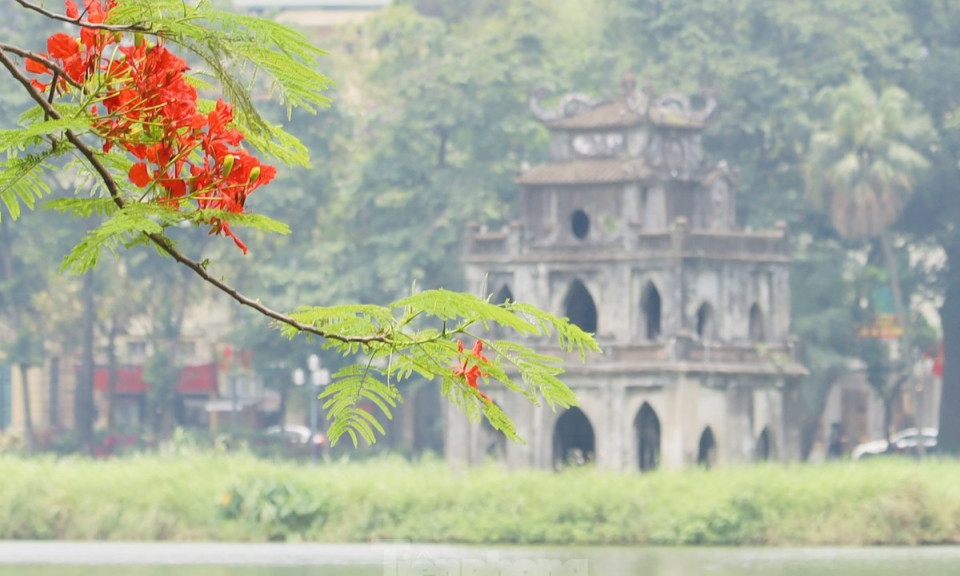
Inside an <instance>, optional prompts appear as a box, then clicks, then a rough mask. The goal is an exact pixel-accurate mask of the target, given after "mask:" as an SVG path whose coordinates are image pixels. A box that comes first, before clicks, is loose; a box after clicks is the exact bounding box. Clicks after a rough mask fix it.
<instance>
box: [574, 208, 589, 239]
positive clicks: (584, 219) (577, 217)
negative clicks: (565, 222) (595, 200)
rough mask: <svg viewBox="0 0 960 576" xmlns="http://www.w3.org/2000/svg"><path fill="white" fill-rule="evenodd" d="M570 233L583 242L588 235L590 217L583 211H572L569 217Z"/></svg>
mask: <svg viewBox="0 0 960 576" xmlns="http://www.w3.org/2000/svg"><path fill="white" fill-rule="evenodd" d="M570 231H571V232H573V235H574V236H576V237H577V238H578V239H580V240H583V239H584V238H586V237H587V234H589V233H590V217H589V216H587V213H586V212H584V211H583V210H574V211H573V214H571V215H570Z"/></svg>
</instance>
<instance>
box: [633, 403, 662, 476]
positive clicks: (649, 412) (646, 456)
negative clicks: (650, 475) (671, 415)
mask: <svg viewBox="0 0 960 576" xmlns="http://www.w3.org/2000/svg"><path fill="white" fill-rule="evenodd" d="M633 428H634V431H635V433H636V437H637V465H638V467H639V468H640V470H641V471H642V472H649V471H651V470H655V469H656V468H657V467H658V466H659V465H660V419H659V418H657V413H656V412H654V411H653V408H651V407H650V404H647V403H646V402H644V403H643V406H641V407H640V410H639V411H638V412H637V416H636V417H635V418H634V419H633Z"/></svg>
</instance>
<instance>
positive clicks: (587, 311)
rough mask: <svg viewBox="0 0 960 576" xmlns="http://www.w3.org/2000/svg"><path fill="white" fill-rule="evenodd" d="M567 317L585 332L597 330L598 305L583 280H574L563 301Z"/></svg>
mask: <svg viewBox="0 0 960 576" xmlns="http://www.w3.org/2000/svg"><path fill="white" fill-rule="evenodd" d="M563 307H564V310H565V313H566V316H567V318H569V319H570V322H572V323H574V324H576V325H577V326H579V327H580V329H581V330H584V331H585V332H591V333H594V334H595V333H596V332H597V306H596V305H595V304H594V303H593V298H592V297H591V296H590V292H589V291H588V290H587V287H586V286H584V285H583V282H581V281H579V280H574V281H573V282H572V283H571V284H570V290H568V291H567V298H566V300H565V301H564V303H563Z"/></svg>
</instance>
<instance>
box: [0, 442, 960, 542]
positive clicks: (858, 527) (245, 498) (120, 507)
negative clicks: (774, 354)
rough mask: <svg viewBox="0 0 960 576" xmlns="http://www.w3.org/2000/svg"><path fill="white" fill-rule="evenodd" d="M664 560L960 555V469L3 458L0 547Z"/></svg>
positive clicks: (947, 464) (905, 464)
mask: <svg viewBox="0 0 960 576" xmlns="http://www.w3.org/2000/svg"><path fill="white" fill-rule="evenodd" d="M27 538H29V539H71V540H90V539H104V540H241V541H263V540H271V539H272V540H279V539H288V540H301V539H303V540H313V541H329V542H348V541H368V540H378V539H409V540H413V541H418V542H461V543H478V544H479V543H485V544H489V543H522V544H540V543H544V544H574V543H575V544H584V545H587V544H655V545H697V544H706V545H774V546H780V545H874V544H891V545H894V544H895V545H916V544H958V543H960V462H954V461H927V462H923V463H917V462H913V461H906V460H904V461H899V460H897V461H893V460H890V461H871V462H858V463H850V462H845V463H832V464H824V465H789V466H785V465H764V466H756V467H745V468H721V469H716V470H711V471H703V470H688V471H682V472H657V473H653V474H648V475H636V474H612V473H601V472H596V471H594V470H589V469H581V470H571V471H567V472H564V473H562V474H553V473H547V472H539V471H526V472H514V473H505V472H503V471H501V470H500V469H498V468H496V467H493V466H490V467H485V468H481V469H468V470H462V471H452V470H451V469H450V468H448V467H447V465H446V464H444V463H443V462H440V461H426V462H420V463H409V462H406V461H403V460H400V459H383V460H373V461H369V462H360V463H347V462H339V463H324V464H321V465H318V466H316V467H310V466H308V465H302V464H294V463H286V462H271V461H266V460H258V459H256V458H254V457H252V456H244V455H213V454H202V455H200V454H192V455H190V454H188V455H178V456H175V457H174V456H162V455H148V456H144V455H141V456H131V457H126V458H117V459H112V460H101V461H97V460H89V459H79V458H62V459H55V458H52V457H44V458H35V459H27V458H22V457H17V456H0V539H27Z"/></svg>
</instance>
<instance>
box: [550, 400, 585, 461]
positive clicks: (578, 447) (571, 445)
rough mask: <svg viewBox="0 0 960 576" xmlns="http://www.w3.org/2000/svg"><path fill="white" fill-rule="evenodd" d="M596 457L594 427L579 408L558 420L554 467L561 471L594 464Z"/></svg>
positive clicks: (564, 414)
mask: <svg viewBox="0 0 960 576" xmlns="http://www.w3.org/2000/svg"><path fill="white" fill-rule="evenodd" d="M595 455H596V446H595V444H594V436H593V426H591V425H590V421H589V420H588V419H587V416H586V414H584V413H583V411H582V410H580V409H579V408H577V407H573V408H570V409H569V410H567V411H566V412H564V413H563V414H561V415H560V417H559V418H557V424H556V426H555V427H554V429H553V466H554V468H556V469H560V468H563V467H566V466H578V465H582V464H586V463H587V462H592V461H593V459H594V458H595Z"/></svg>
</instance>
